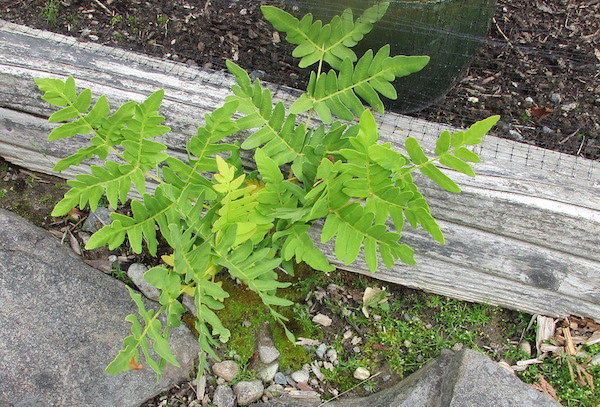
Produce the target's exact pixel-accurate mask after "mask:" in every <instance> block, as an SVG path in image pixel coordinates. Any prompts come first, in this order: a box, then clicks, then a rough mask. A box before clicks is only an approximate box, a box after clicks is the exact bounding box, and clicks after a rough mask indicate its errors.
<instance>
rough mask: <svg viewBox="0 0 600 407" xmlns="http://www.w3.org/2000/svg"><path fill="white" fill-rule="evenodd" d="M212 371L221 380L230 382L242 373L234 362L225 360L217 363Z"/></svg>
mask: <svg viewBox="0 0 600 407" xmlns="http://www.w3.org/2000/svg"><path fill="white" fill-rule="evenodd" d="M212 371H213V373H214V374H216V375H217V376H219V377H220V378H222V379H224V380H225V381H228V382H230V381H232V380H233V379H235V377H236V376H237V375H238V374H239V373H240V368H239V366H238V364H237V363H235V362H234V361H233V360H224V361H222V362H218V363H215V364H214V365H213V366H212Z"/></svg>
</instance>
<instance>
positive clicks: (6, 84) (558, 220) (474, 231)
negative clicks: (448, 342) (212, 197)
mask: <svg viewBox="0 0 600 407" xmlns="http://www.w3.org/2000/svg"><path fill="white" fill-rule="evenodd" d="M48 56H51V58H49V57H48ZM67 75H73V76H74V77H75V78H76V79H77V82H78V83H79V85H80V86H82V87H89V88H91V89H92V90H93V91H94V93H95V94H101V93H104V94H107V95H108V96H109V98H110V100H111V101H114V102H115V104H118V103H123V102H124V101H126V100H129V99H134V100H138V101H140V100H142V99H143V98H145V97H146V96H147V95H149V94H150V93H151V92H153V91H154V90H156V89H157V88H164V89H165V102H164V108H163V110H162V112H163V113H164V115H165V116H166V117H167V120H168V124H169V125H170V126H172V127H173V132H172V133H171V134H169V135H168V137H165V138H163V139H162V140H161V141H163V142H165V143H166V144H168V145H169V146H170V148H171V151H172V153H173V154H176V155H181V154H182V152H183V151H184V150H183V147H184V145H185V141H186V140H187V139H188V138H189V136H190V135H192V134H194V133H195V129H196V127H197V126H198V125H200V124H201V123H202V116H203V114H204V113H206V112H209V111H211V110H213V109H214V108H216V107H218V106H219V105H220V104H221V103H222V102H223V99H224V97H225V96H226V95H227V94H229V93H230V91H229V86H230V85H231V84H232V83H233V80H232V78H231V77H230V76H228V75H226V74H223V73H219V72H211V71H206V70H201V69H197V68H193V67H189V66H186V65H183V64H177V63H172V62H167V61H161V60H157V59H153V58H149V57H146V56H143V55H137V54H133V53H128V52H124V51H122V50H115V49H111V48H107V47H103V46H100V45H97V44H86V43H80V42H77V41H76V40H75V39H72V38H68V37H63V36H60V35H57V34H51V33H47V32H41V31H37V30H31V29H29V28H26V27H20V26H16V25H13V24H9V23H4V22H1V21H0V107H2V108H0V155H2V156H4V157H5V158H6V159H8V160H9V161H12V162H14V163H16V164H18V165H21V166H24V167H28V168H31V169H34V170H36V171H41V172H46V173H52V171H51V167H52V166H53V165H54V163H55V162H56V161H57V160H58V159H59V158H61V157H64V156H65V155H67V154H70V153H72V152H73V151H75V150H76V149H77V148H79V147H80V146H82V145H83V143H84V139H83V138H79V139H74V140H72V141H69V142H52V143H50V142H48V141H46V135H47V134H48V132H49V131H50V130H51V128H52V126H51V125H49V124H47V123H46V121H45V117H47V116H48V115H49V114H50V113H51V112H52V110H51V109H50V108H49V107H48V106H47V105H46V104H45V102H43V101H41V100H40V99H39V92H38V91H37V88H36V86H35V84H34V83H33V81H32V78H36V77H46V76H58V77H65V76H67ZM272 89H273V90H274V92H275V94H276V98H278V99H280V100H284V101H289V100H291V99H293V97H294V95H295V94H297V91H294V90H291V89H286V88H283V87H277V86H272ZM378 120H379V123H380V130H381V139H382V141H384V142H385V141H390V142H392V143H393V144H394V145H395V146H396V147H397V148H402V142H403V140H404V139H405V138H406V137H408V136H413V137H416V138H417V139H419V140H420V141H421V142H422V143H423V144H424V145H425V146H429V147H430V148H432V146H433V145H435V140H436V138H437V135H438V134H439V132H440V131H442V130H444V129H446V127H445V126H443V125H439V124H435V123H428V122H425V121H422V120H416V119H413V118H408V117H404V116H399V115H394V114H386V115H384V116H381V117H378ZM478 153H480V155H482V157H483V158H484V160H485V161H484V163H482V164H481V165H477V167H476V168H477V172H478V173H479V174H480V175H479V176H478V177H476V178H474V179H472V178H469V177H467V176H464V175H462V174H454V178H455V179H456V180H457V181H458V183H459V184H460V185H461V187H462V189H463V193H462V194H460V195H455V194H450V193H446V192H445V191H441V190H439V189H438V188H437V187H435V186H433V185H431V183H430V182H428V181H427V180H423V185H424V187H423V188H422V189H423V193H424V194H425V195H426V196H427V197H428V199H429V200H430V205H431V207H432V211H433V212H434V214H435V215H436V217H437V218H438V219H441V225H442V228H443V230H444V232H445V234H446V237H447V244H446V245H445V246H441V245H438V244H436V243H435V242H433V241H432V240H431V239H430V238H428V237H427V236H426V235H425V234H423V233H422V232H420V231H411V230H407V231H405V236H406V239H407V243H409V244H411V245H412V246H413V247H415V249H416V250H417V260H418V266H416V267H407V266H403V265H397V266H395V267H394V268H393V269H392V270H380V271H378V272H377V273H376V274H374V275H373V276H374V277H377V278H380V279H382V280H386V281H392V282H396V283H400V284H404V285H407V286H411V287H417V288H421V289H425V290H428V291H432V292H437V293H440V294H444V295H448V296H451V297H456V298H460V299H464V300H469V301H481V302H488V303H492V304H498V305H503V306H508V307H511V308H517V309H522V310H525V311H528V312H533V313H542V314H546V315H553V316H564V315H568V314H576V315H585V316H590V317H593V318H595V319H597V320H600V250H598V247H599V243H600V241H599V236H600V199H599V198H600V194H599V188H598V187H599V185H600V166H599V165H598V163H597V162H593V161H589V160H583V159H580V158H576V157H571V156H565V155H564V154H559V153H555V152H552V151H546V150H542V149H538V148H535V147H532V146H527V145H522V144H518V143H514V142H510V141H508V140H503V139H498V138H495V137H488V138H487V139H486V141H485V143H484V145H483V146H482V147H481V148H479V150H478ZM248 165H250V163H249V162H248ZM88 170H89V167H86V166H85V165H84V166H81V167H79V168H76V169H71V170H68V171H64V172H63V174H62V175H63V176H65V177H72V176H73V175H75V174H76V173H79V172H86V171H88ZM319 230H320V228H319V227H318V225H317V226H316V227H315V228H314V230H313V231H312V232H313V234H314V237H315V240H316V241H318V240H319V238H318V234H319ZM323 248H324V250H325V251H326V252H327V253H328V255H329V256H328V257H330V258H331V259H333V258H334V256H333V253H332V248H331V246H330V245H323ZM339 266H340V267H341V268H344V269H347V270H351V271H355V272H360V273H365V274H369V273H368V272H365V270H367V268H366V266H365V265H364V264H363V262H362V260H359V262H357V263H356V264H354V265H352V266H344V265H339Z"/></svg>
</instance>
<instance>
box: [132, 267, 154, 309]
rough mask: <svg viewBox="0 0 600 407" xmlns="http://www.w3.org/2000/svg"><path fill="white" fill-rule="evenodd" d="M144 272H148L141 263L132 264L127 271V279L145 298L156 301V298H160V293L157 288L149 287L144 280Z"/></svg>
mask: <svg viewBox="0 0 600 407" xmlns="http://www.w3.org/2000/svg"><path fill="white" fill-rule="evenodd" d="M146 271H148V267H146V266H144V265H143V264H141V263H133V264H132V265H131V266H129V268H128V269H127V277H129V278H130V279H131V281H133V284H135V285H136V287H137V288H138V289H139V290H140V291H141V292H142V294H144V295H145V296H146V298H149V299H151V300H154V301H158V298H159V297H160V291H159V290H158V288H156V287H154V286H152V285H150V283H148V282H147V281H146V280H145V279H144V273H145V272H146Z"/></svg>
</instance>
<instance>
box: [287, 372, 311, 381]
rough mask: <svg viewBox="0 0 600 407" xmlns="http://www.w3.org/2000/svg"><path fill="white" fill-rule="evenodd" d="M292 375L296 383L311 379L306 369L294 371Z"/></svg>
mask: <svg viewBox="0 0 600 407" xmlns="http://www.w3.org/2000/svg"><path fill="white" fill-rule="evenodd" d="M291 376H292V379H294V381H295V382H296V383H307V382H308V379H309V374H308V372H307V371H306V370H304V369H302V370H296V371H295V372H294V373H292V375H291Z"/></svg>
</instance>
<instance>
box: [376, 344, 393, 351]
mask: <svg viewBox="0 0 600 407" xmlns="http://www.w3.org/2000/svg"><path fill="white" fill-rule="evenodd" d="M371 348H372V349H373V350H390V348H389V347H388V346H385V345H382V344H380V343H374V344H373V345H371Z"/></svg>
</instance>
